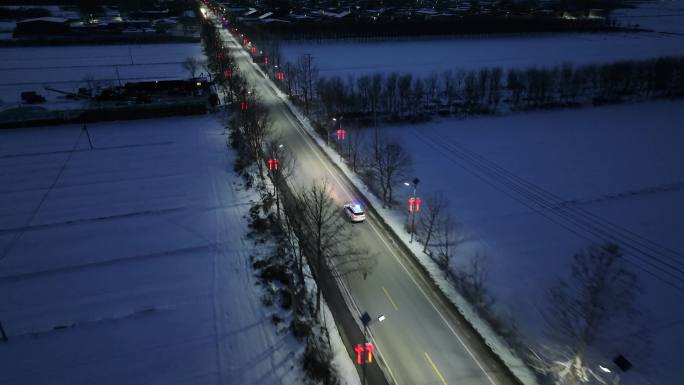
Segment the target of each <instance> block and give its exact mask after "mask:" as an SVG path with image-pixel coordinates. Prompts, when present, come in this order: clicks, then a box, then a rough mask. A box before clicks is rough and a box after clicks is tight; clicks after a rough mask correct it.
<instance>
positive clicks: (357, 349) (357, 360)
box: [354, 345, 366, 365]
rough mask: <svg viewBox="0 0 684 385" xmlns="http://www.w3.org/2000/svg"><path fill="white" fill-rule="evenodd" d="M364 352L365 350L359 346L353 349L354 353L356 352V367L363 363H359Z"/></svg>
mask: <svg viewBox="0 0 684 385" xmlns="http://www.w3.org/2000/svg"><path fill="white" fill-rule="evenodd" d="M364 350H366V349H364V347H363V346H361V345H356V347H355V348H354V351H355V352H356V363H357V364H358V365H361V363H362V362H363V361H361V355H362V354H363V351H364Z"/></svg>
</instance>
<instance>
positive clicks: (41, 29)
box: [14, 17, 70, 37]
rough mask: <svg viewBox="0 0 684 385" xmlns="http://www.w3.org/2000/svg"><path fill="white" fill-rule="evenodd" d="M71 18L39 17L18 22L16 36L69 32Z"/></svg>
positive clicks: (15, 29) (15, 30)
mask: <svg viewBox="0 0 684 385" xmlns="http://www.w3.org/2000/svg"><path fill="white" fill-rule="evenodd" d="M69 30H70V26H69V20H67V19H64V18H60V17H39V18H36V19H26V20H21V21H18V22H17V26H16V27H15V28H14V36H15V37H20V36H30V35H48V34H64V33H69Z"/></svg>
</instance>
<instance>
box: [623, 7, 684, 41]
mask: <svg viewBox="0 0 684 385" xmlns="http://www.w3.org/2000/svg"><path fill="white" fill-rule="evenodd" d="M612 16H613V18H615V19H616V20H618V21H619V22H620V23H622V24H624V25H635V24H638V25H639V26H640V27H641V28H645V29H650V30H653V31H657V32H665V33H677V34H684V0H656V1H641V2H639V3H637V4H634V8H625V9H618V10H616V11H614V12H613V15H612Z"/></svg>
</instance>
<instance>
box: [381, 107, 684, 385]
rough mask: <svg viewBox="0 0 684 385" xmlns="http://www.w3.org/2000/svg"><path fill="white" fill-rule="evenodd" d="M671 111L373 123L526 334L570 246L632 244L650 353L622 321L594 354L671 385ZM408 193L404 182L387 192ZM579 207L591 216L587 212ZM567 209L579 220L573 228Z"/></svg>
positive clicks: (683, 223)
mask: <svg viewBox="0 0 684 385" xmlns="http://www.w3.org/2000/svg"><path fill="white" fill-rule="evenodd" d="M683 119H684V102H683V101H677V102H653V103H647V104H639V105H624V106H611V107H602V108H592V109H583V110H566V111H553V112H539V113H530V114H525V115H514V116H508V117H493V118H478V119H469V120H465V121H461V120H455V119H448V120H438V121H435V122H430V123H426V124H420V125H405V126H387V127H383V128H382V132H383V133H384V134H385V135H387V136H389V137H391V138H392V139H396V140H398V141H400V142H401V143H402V144H403V145H404V146H405V147H406V148H407V149H408V150H409V151H410V152H411V154H412V156H413V158H414V170H415V176H417V177H419V178H420V180H421V182H420V185H419V196H421V197H423V199H425V200H426V201H429V198H428V197H429V195H430V194H431V193H435V192H442V193H443V194H444V195H445V196H446V197H447V198H448V199H449V201H450V210H451V212H452V214H453V216H454V217H455V218H456V219H457V221H458V222H460V223H461V225H462V231H463V234H464V235H465V239H466V242H465V243H464V244H462V245H461V246H459V248H458V251H457V257H456V259H455V261H454V264H456V265H463V264H465V263H466V261H467V260H468V259H469V258H470V256H471V255H472V254H474V253H475V252H477V251H480V252H482V253H484V254H486V257H487V259H486V261H487V267H488V270H489V273H490V274H489V281H488V283H489V285H490V286H491V289H492V291H493V293H494V295H495V297H496V299H497V308H498V309H499V310H500V311H501V312H502V313H504V314H512V315H513V316H514V318H515V319H516V320H517V321H518V322H519V323H520V326H521V329H522V330H523V331H524V332H525V333H526V334H527V335H530V336H533V337H543V335H541V334H540V330H542V329H543V327H542V326H543V325H542V321H541V317H540V315H539V312H538V309H539V308H540V307H542V306H543V304H544V294H545V293H544V291H545V289H546V287H547V286H548V284H550V283H551V282H552V281H553V280H554V279H555V278H556V277H560V276H566V275H567V274H569V263H570V261H571V257H572V255H573V253H575V252H578V251H581V250H582V249H583V248H585V247H586V246H588V245H589V243H590V242H591V241H594V242H601V241H605V240H613V241H617V242H618V243H619V244H621V245H623V246H624V245H627V244H629V245H632V246H634V247H636V248H637V249H639V250H641V251H642V252H637V251H635V250H634V249H626V250H625V251H626V254H627V256H628V257H627V258H628V260H629V265H628V266H629V267H630V268H631V269H633V270H634V271H635V272H636V273H637V274H638V275H639V280H640V282H641V284H642V285H643V287H644V291H643V294H642V297H641V298H640V300H639V307H640V310H642V311H643V313H644V314H643V317H644V320H645V321H646V325H647V327H648V329H649V332H650V337H651V339H652V342H653V343H652V347H651V348H650V354H648V355H646V354H644V353H645V352H647V351H648V350H649V349H648V348H647V347H648V344H644V341H642V340H640V339H638V338H636V337H634V336H630V335H625V334H628V333H627V332H625V331H624V330H616V331H614V332H613V333H611V334H612V335H611V336H609V338H608V341H604V342H602V343H603V344H604V345H603V346H604V348H603V349H604V351H603V353H604V354H605V357H606V360H607V361H609V360H610V359H612V358H613V357H614V355H616V354H618V353H622V354H625V355H627V356H628V357H629V358H630V359H631V360H632V361H633V363H634V369H633V370H632V371H630V372H628V373H626V374H625V375H624V376H623V380H624V383H625V384H643V383H652V384H662V385H675V384H678V383H680V379H679V374H680V373H681V363H682V361H681V358H678V357H681V355H679V353H678V352H679V349H680V347H681V346H682V344H684V327H682V325H683V324H682V322H683V321H684V309H682V307H681V303H682V299H683V297H684V285H682V280H684V276H682V274H679V273H677V272H676V271H675V268H679V269H684V238H682V236H681V235H682V234H684V205H683V204H682V202H683V201H684V153H682V151H681V143H682V140H684V132H682V130H681V127H680V124H679V122H681V121H682V120H683ZM369 134H370V133H369ZM368 137H370V135H368ZM490 162H491V163H490ZM497 167H500V168H497ZM505 173H509V174H505ZM514 178H522V179H524V181H526V182H529V183H531V184H532V185H533V186H534V188H542V189H544V190H545V191H546V192H548V193H550V194H553V195H554V196H555V197H553V198H548V197H550V195H546V193H545V195H544V196H546V197H547V198H546V199H548V200H549V201H553V202H556V203H561V202H563V204H562V205H560V204H559V205H552V206H548V205H547V207H545V208H544V209H542V208H541V207H540V204H539V201H538V199H539V198H538V196H537V197H536V198H535V196H533V195H532V194H531V193H530V192H529V191H530V187H529V185H527V186H526V187H525V186H523V184H522V183H523V182H522V181H519V180H517V179H514ZM400 188H402V187H397V189H400ZM522 190H525V191H527V192H526V193H525V194H523V193H521V191H522ZM534 191H536V192H537V193H539V191H538V190H534ZM409 193H410V191H409V189H408V188H404V190H403V192H401V193H400V194H399V199H401V200H403V199H404V198H407V197H408V194H409ZM535 199H536V201H535ZM569 212H572V213H573V214H568V213H569ZM577 213H581V214H577ZM590 215H595V216H596V218H593V219H592V220H591V221H588V217H589V216H590ZM568 216H575V217H577V218H580V219H581V220H582V221H585V222H584V223H583V224H580V225H577V224H574V225H573V224H572V223H570V222H569V221H568V220H567V219H566V218H567V217H568ZM600 220H607V221H609V222H610V223H611V224H612V225H609V224H607V223H604V222H600ZM657 260H661V261H665V262H666V263H668V264H669V265H670V266H674V268H673V267H667V266H666V265H664V264H662V263H660V262H658V261H657ZM654 266H658V267H657V268H656V267H654ZM664 271H667V272H664ZM671 274H674V275H671ZM665 280H667V281H669V282H671V283H674V284H675V285H676V286H679V287H680V289H679V290H678V289H675V288H673V287H672V286H671V285H668V284H667V283H666V282H664V281H665ZM644 348H645V349H644ZM644 381H650V382H644Z"/></svg>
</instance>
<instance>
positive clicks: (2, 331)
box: [0, 322, 7, 342]
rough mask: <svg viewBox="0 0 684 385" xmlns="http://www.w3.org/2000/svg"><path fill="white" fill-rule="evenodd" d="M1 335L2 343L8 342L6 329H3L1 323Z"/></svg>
mask: <svg viewBox="0 0 684 385" xmlns="http://www.w3.org/2000/svg"><path fill="white" fill-rule="evenodd" d="M0 334H2V341H3V342H7V334H5V329H4V328H3V327H2V322H0Z"/></svg>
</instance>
